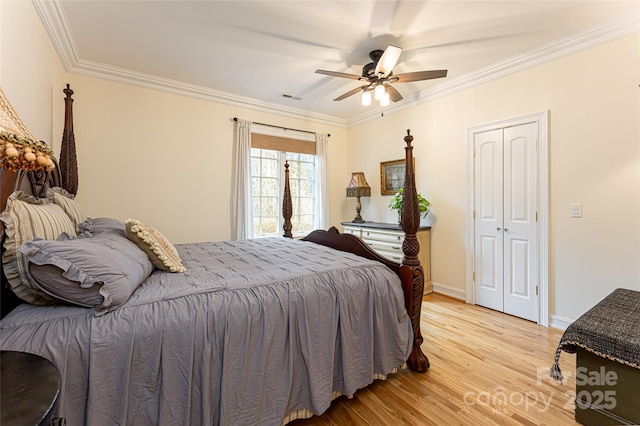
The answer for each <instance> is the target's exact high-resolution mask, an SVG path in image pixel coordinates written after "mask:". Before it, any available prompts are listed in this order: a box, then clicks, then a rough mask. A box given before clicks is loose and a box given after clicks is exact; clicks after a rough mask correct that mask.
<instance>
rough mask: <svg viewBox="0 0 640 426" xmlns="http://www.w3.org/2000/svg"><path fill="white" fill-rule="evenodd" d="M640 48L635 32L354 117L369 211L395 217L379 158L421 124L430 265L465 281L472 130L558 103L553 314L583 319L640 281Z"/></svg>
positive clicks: (439, 275) (553, 149) (352, 142)
mask: <svg viewBox="0 0 640 426" xmlns="http://www.w3.org/2000/svg"><path fill="white" fill-rule="evenodd" d="M639 52H640V48H639V35H638V34H635V35H632V36H628V37H625V38H622V39H619V40H617V41H614V42H610V43H607V44H604V45H601V46H598V47H594V48H591V49H589V50H587V51H583V52H579V53H576V54H574V55H571V56H569V57H566V58H563V59H559V60H556V61H553V62H550V63H547V64H544V65H540V66H537V67H535V68H531V69H529V70H526V71H523V72H520V73H517V74H514V75H510V76H508V77H504V78H501V79H499V80H496V81H492V82H489V83H486V84H483V85H481V86H477V87H474V88H471V89H468V90H465V91H462V92H458V93H456V94H453V95H450V96H447V97H445V98H441V99H437V100H434V101H432V102H429V103H427V104H423V105H420V106H418V107H414V108H411V109H408V110H405V111H401V112H398V113H394V114H387V115H386V116H385V117H381V118H379V119H377V120H375V121H372V122H368V123H364V124H362V125H359V126H355V127H352V128H350V129H349V157H350V159H351V161H350V168H351V169H352V170H356V169H358V170H360V169H361V170H362V171H364V172H365V173H366V175H367V176H368V179H369V182H370V183H374V184H375V187H374V185H372V188H373V191H372V194H373V196H372V197H371V198H370V199H367V200H366V201H365V202H364V203H363V211H362V215H363V217H365V219H370V220H378V219H380V220H386V221H390V220H392V219H393V214H391V213H390V212H389V211H387V209H386V204H387V202H388V199H389V197H388V196H381V195H380V191H379V183H378V182H376V178H377V176H379V172H378V167H379V163H380V162H381V161H386V160H391V159H395V158H400V157H401V156H400V150H399V147H400V146H402V137H403V135H404V132H405V130H406V129H408V128H410V129H411V130H412V134H413V135H414V136H415V141H414V146H415V150H414V151H415V157H416V166H417V169H418V173H417V176H416V185H417V188H418V191H419V192H421V193H422V194H423V195H424V196H425V197H426V198H428V199H429V200H430V201H431V202H432V203H433V207H432V210H433V213H434V216H435V218H434V223H433V229H432V245H431V253H432V255H431V256H432V258H431V268H432V271H431V276H432V279H433V281H434V282H435V283H436V284H439V285H443V286H445V287H448V288H450V289H453V290H454V291H459V292H461V291H464V288H465V269H464V268H465V220H466V219H465V218H466V215H467V214H468V212H467V211H466V200H467V187H466V161H467V152H466V139H465V138H466V130H467V128H469V127H472V126H476V125H480V124H484V123H489V122H493V121H498V120H502V119H506V118H513V117H519V116H524V115H528V114H531V113H538V112H543V111H545V110H549V111H550V142H549V144H550V177H549V179H550V192H551V196H550V197H551V199H550V210H551V211H550V216H549V219H550V220H549V222H550V228H551V230H550V233H551V235H550V277H549V283H550V303H549V311H550V314H551V315H552V317H556V318H557V319H560V320H562V319H569V320H573V319H576V318H577V317H578V316H580V315H581V314H582V313H583V312H585V311H586V310H587V309H588V308H590V307H591V306H593V305H594V304H595V303H597V302H598V301H599V300H600V299H602V298H603V297H604V296H605V295H607V294H608V293H609V292H611V291H612V290H613V289H615V288H617V287H626V288H631V289H635V290H640V262H638V260H639V259H640V184H639V180H640V179H639V178H640V132H639V121H640V102H639V101H640V95H639V90H638V83H639V81H638V66H639V62H640V61H639ZM372 181H373V182H372ZM572 203H580V204H582V205H583V218H581V219H572V218H570V217H569V205H570V204H572ZM349 214H350V211H349V209H347V210H345V216H347V217H349Z"/></svg>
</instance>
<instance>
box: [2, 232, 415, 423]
mask: <svg viewBox="0 0 640 426" xmlns="http://www.w3.org/2000/svg"><path fill="white" fill-rule="evenodd" d="M177 249H178V251H179V253H180V255H181V257H182V259H183V263H184V265H185V266H186V268H187V272H186V273H184V274H172V273H167V272H161V271H155V272H153V273H152V274H151V276H150V277H149V278H148V279H147V280H146V281H145V282H144V283H143V284H141V285H140V287H138V289H137V290H136V291H135V292H134V294H133V296H132V297H131V298H130V299H129V301H128V302H126V303H125V304H124V305H122V306H121V307H120V308H117V309H115V310H113V311H112V312H109V313H107V314H104V315H102V316H98V315H95V313H94V311H93V310H90V309H86V308H77V307H42V306H31V305H26V304H24V305H21V306H19V307H18V308H16V309H15V310H14V311H13V312H11V313H10V314H9V315H7V316H6V317H5V318H4V319H3V320H2V321H1V322H0V349H2V350H16V351H24V352H30V353H35V354H38V355H42V356H44V357H45V358H47V359H49V360H51V361H52V362H53V363H54V364H55V365H56V366H57V367H58V370H59V371H60V374H61V379H62V389H61V394H60V397H59V400H58V406H57V407H56V410H55V415H56V416H59V417H64V418H65V419H66V420H67V424H68V425H73V426H75V425H83V424H86V425H92V426H93V425H280V424H281V423H282V421H283V419H284V418H285V417H286V416H287V415H289V414H290V413H291V412H294V411H297V410H302V409H307V410H310V411H311V412H313V413H316V414H320V413H322V412H323V411H325V410H326V409H327V408H328V407H329V405H330V403H331V400H332V397H333V396H334V395H335V393H334V391H335V392H339V393H342V394H353V393H354V392H356V390H357V389H359V388H361V387H363V386H366V385H368V384H370V383H371V382H372V381H373V378H374V377H376V376H377V375H386V374H388V373H389V372H390V371H392V370H393V369H394V368H397V367H399V366H400V365H401V364H402V363H403V362H404V361H405V360H406V359H407V357H408V356H409V353H410V350H411V345H412V331H411V324H410V321H409V319H408V317H407V314H406V311H405V308H404V300H403V296H402V289H401V286H400V281H399V279H398V277H397V276H396V275H395V274H394V273H392V272H391V271H390V270H389V269H388V268H386V267H385V266H383V265H382V264H380V263H377V262H373V261H369V260H366V259H364V258H360V257H358V256H355V255H351V254H348V253H344V252H340V251H335V250H332V249H329V248H326V247H324V246H320V245H316V244H313V243H309V242H303V241H296V240H289V239H283V238H263V239H255V240H243V241H225V242H216V243H197V244H182V245H177Z"/></svg>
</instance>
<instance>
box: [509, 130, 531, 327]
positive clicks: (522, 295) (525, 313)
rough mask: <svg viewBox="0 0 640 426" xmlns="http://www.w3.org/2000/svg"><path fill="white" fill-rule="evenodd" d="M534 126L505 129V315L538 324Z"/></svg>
mask: <svg viewBox="0 0 640 426" xmlns="http://www.w3.org/2000/svg"><path fill="white" fill-rule="evenodd" d="M537 138H538V125H537V123H528V124H523V125H520V126H515V127H507V128H505V129H504V209H503V211H504V227H503V228H504V254H505V257H504V282H505V287H504V312H506V313H508V314H511V315H515V316H518V317H520V318H525V319H528V320H531V321H538V297H537V294H536V286H537V283H538V247H537V230H538V229H537V223H536V206H537V202H536V197H537V194H538V188H537V182H538V176H537V170H538V167H537V154H536V141H537Z"/></svg>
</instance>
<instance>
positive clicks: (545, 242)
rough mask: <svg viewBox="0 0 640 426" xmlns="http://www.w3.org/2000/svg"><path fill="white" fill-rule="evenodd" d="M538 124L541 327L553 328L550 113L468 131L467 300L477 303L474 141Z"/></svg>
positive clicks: (473, 128) (495, 123) (532, 115)
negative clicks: (488, 133)
mask: <svg viewBox="0 0 640 426" xmlns="http://www.w3.org/2000/svg"><path fill="white" fill-rule="evenodd" d="M531 122H537V123H538V194H537V195H538V197H537V202H538V251H539V257H538V259H539V265H538V268H539V271H538V277H539V282H538V300H539V303H538V324H540V325H542V326H544V327H548V326H549V111H548V110H547V111H543V112H540V113H536V114H531V115H526V116H523V117H517V118H510V119H506V120H501V121H496V122H493V123H488V124H482V125H479V126H475V127H470V128H468V129H467V226H466V240H467V244H466V265H465V266H466V268H465V269H466V274H465V287H466V292H465V300H466V302H467V303H471V304H475V303H476V293H475V286H474V282H473V275H474V253H475V247H474V244H475V242H474V235H475V220H474V218H473V210H474V159H473V149H474V143H473V141H474V138H473V135H474V134H475V133H478V132H485V131H489V130H494V129H500V128H504V127H510V126H517V125H521V124H525V123H531Z"/></svg>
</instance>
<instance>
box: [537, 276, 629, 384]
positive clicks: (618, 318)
mask: <svg viewBox="0 0 640 426" xmlns="http://www.w3.org/2000/svg"><path fill="white" fill-rule="evenodd" d="M578 347H581V348H584V349H585V350H587V351H589V352H592V353H594V354H596V355H598V356H601V357H603V358H607V359H611V360H614V361H617V362H619V363H622V364H625V365H629V366H631V367H635V368H640V292H638V291H633V290H628V289H623V288H618V289H616V290H614V291H613V292H612V293H611V294H609V295H608V296H607V297H605V298H604V299H602V301H601V302H600V303H598V304H597V305H595V306H594V307H593V308H591V309H590V310H589V311H587V312H586V313H585V314H584V315H582V316H581V317H580V318H578V319H577V320H576V321H575V322H573V323H572V324H571V325H570V326H569V327H567V329H566V330H565V332H564V335H563V336H562V339H560V343H559V345H558V349H556V353H555V356H554V362H553V366H552V367H551V370H550V371H549V375H550V376H551V377H552V378H554V379H556V380H559V381H561V380H563V376H562V372H561V371H560V365H559V359H560V352H561V351H565V352H568V353H575V352H576V351H577V349H578Z"/></svg>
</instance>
